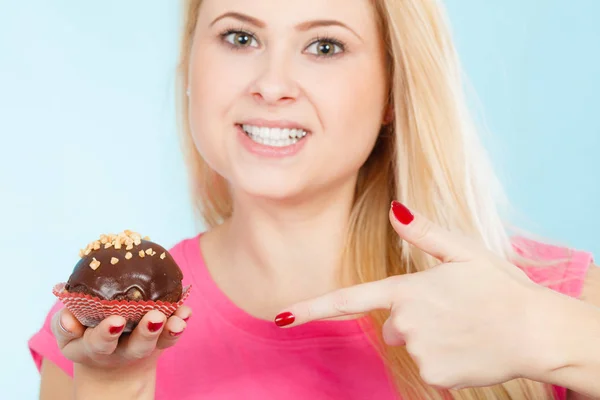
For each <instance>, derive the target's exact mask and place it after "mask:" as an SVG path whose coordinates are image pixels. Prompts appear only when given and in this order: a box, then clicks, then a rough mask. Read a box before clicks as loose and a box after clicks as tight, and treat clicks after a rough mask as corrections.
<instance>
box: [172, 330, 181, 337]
mask: <svg viewBox="0 0 600 400" xmlns="http://www.w3.org/2000/svg"><path fill="white" fill-rule="evenodd" d="M182 333H183V331H181V332H172V331H170V332H169V334H170V335H171V336H173V337H177V336H179V335H181V334H182Z"/></svg>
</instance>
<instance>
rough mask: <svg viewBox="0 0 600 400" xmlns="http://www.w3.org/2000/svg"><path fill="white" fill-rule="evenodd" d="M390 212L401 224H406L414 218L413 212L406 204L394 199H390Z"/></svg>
mask: <svg viewBox="0 0 600 400" xmlns="http://www.w3.org/2000/svg"><path fill="white" fill-rule="evenodd" d="M392 212H393V213H394V217H396V219H397V220H398V222H400V223H401V224H403V225H408V224H410V223H411V222H413V220H414V219H415V216H414V215H413V213H411V212H410V210H409V209H408V208H406V206H404V205H403V204H402V203H399V202H397V201H396V200H394V201H392Z"/></svg>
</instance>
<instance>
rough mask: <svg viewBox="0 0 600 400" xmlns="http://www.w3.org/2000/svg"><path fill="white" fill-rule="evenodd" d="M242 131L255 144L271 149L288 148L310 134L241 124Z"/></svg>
mask: <svg viewBox="0 0 600 400" xmlns="http://www.w3.org/2000/svg"><path fill="white" fill-rule="evenodd" d="M238 126H239V127H240V128H241V129H242V131H243V132H244V133H245V134H246V135H247V136H248V137H249V138H250V139H251V140H252V141H253V142H255V143H258V144H262V145H264V146H270V147H287V146H291V145H294V144H296V143H298V142H299V141H301V140H303V139H304V138H305V137H306V135H307V134H308V132H307V131H306V130H304V129H301V128H276V127H272V128H271V127H265V126H256V125H248V124H241V125H238Z"/></svg>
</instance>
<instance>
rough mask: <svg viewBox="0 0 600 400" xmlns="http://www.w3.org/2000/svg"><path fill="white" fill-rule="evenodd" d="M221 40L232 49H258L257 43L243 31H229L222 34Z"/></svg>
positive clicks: (250, 35)
mask: <svg viewBox="0 0 600 400" xmlns="http://www.w3.org/2000/svg"><path fill="white" fill-rule="evenodd" d="M223 39H225V41H226V42H227V43H229V44H231V45H232V46H234V47H258V41H257V40H256V38H255V37H254V35H252V34H251V33H248V32H244V31H229V32H226V33H224V34H223Z"/></svg>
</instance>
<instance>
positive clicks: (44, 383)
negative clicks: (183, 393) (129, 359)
mask: <svg viewBox="0 0 600 400" xmlns="http://www.w3.org/2000/svg"><path fill="white" fill-rule="evenodd" d="M74 374H75V376H76V377H77V378H76V382H74V381H73V379H71V377H70V376H68V375H67V374H66V373H65V372H64V371H63V370H61V369H60V368H59V367H58V366H57V365H56V364H54V363H53V362H52V361H49V360H47V359H44V360H43V361H42V371H41V377H42V380H41V385H40V400H54V399H64V400H79V399H85V400H95V399H98V400H100V399H115V400H134V399H135V400H138V399H139V400H152V399H154V385H155V373H154V370H153V369H147V370H146V371H136V372H135V375H134V374H132V373H131V372H130V371H116V372H113V371H110V372H108V371H107V372H106V373H104V372H102V371H98V370H88V369H87V367H84V366H80V365H75V370H74Z"/></svg>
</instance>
